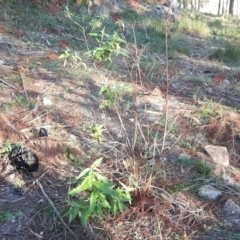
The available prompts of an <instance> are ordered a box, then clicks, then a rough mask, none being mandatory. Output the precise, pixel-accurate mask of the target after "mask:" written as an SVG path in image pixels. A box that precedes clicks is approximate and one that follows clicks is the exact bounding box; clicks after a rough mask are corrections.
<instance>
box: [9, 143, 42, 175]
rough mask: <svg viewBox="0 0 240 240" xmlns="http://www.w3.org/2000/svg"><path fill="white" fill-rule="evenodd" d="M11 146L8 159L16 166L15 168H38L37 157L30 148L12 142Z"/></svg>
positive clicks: (27, 169)
mask: <svg viewBox="0 0 240 240" xmlns="http://www.w3.org/2000/svg"><path fill="white" fill-rule="evenodd" d="M11 147H12V151H11V152H10V153H9V160H10V161H11V164H12V165H14V166H16V169H17V170H24V171H29V172H33V171H37V170H38V157H37V155H36V154H35V153H34V152H33V151H32V150H30V149H28V148H26V147H22V146H19V145H15V144H12V145H11Z"/></svg>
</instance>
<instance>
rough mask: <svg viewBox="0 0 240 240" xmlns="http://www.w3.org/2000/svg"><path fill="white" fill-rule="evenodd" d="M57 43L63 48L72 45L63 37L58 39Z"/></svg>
mask: <svg viewBox="0 0 240 240" xmlns="http://www.w3.org/2000/svg"><path fill="white" fill-rule="evenodd" d="M58 44H59V46H60V47H63V48H71V47H72V46H71V44H70V43H69V42H68V41H67V40H65V39H60V41H59V43H58Z"/></svg>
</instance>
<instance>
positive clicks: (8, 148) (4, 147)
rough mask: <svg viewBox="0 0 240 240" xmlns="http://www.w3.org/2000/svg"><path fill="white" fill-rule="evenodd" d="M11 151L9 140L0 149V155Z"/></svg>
mask: <svg viewBox="0 0 240 240" xmlns="http://www.w3.org/2000/svg"><path fill="white" fill-rule="evenodd" d="M11 151H12V144H11V142H10V140H7V141H6V142H5V144H4V146H3V147H2V148H1V150H0V153H10V152H11Z"/></svg>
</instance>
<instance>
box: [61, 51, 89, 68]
mask: <svg viewBox="0 0 240 240" xmlns="http://www.w3.org/2000/svg"><path fill="white" fill-rule="evenodd" d="M59 58H60V59H64V62H63V66H64V67H66V66H70V67H71V68H78V67H80V66H83V67H84V69H85V70H86V69H87V66H86V64H85V63H84V62H83V61H82V58H81V57H80V56H79V55H78V53H76V52H73V53H72V52H71V50H70V49H66V50H65V51H64V53H62V54H61V55H60V56H59Z"/></svg>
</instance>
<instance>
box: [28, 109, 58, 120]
mask: <svg viewBox="0 0 240 240" xmlns="http://www.w3.org/2000/svg"><path fill="white" fill-rule="evenodd" d="M59 108H61V107H57V108H54V109H52V110H51V111H49V112H46V113H44V114H42V115H40V116H38V117H36V118H34V119H32V120H29V121H27V122H26V123H30V122H34V121H36V120H37V119H39V118H41V117H43V116H45V115H47V114H49V113H50V112H53V111H55V110H57V109H59Z"/></svg>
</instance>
